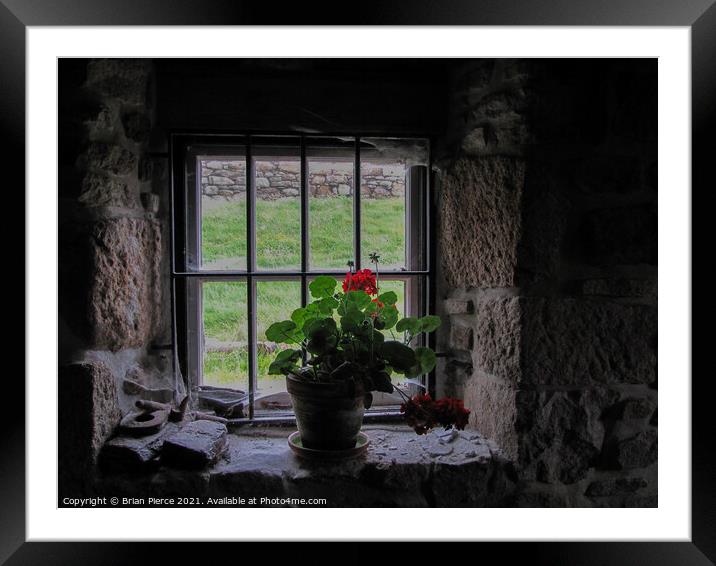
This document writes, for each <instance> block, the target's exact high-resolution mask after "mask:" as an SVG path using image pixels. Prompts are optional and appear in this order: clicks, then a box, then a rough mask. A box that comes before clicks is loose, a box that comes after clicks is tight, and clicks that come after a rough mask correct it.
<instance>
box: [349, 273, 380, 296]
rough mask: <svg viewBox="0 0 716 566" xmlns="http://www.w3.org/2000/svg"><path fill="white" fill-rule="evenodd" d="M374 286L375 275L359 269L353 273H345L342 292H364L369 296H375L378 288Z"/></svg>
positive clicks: (375, 283)
mask: <svg viewBox="0 0 716 566" xmlns="http://www.w3.org/2000/svg"><path fill="white" fill-rule="evenodd" d="M376 285H377V282H376V278H375V274H374V273H373V272H372V271H371V270H370V269H361V270H359V271H356V272H355V273H346V278H345V280H344V281H343V292H344V293H347V292H348V291H365V292H366V293H368V294H369V295H377V294H378V287H377V286H376Z"/></svg>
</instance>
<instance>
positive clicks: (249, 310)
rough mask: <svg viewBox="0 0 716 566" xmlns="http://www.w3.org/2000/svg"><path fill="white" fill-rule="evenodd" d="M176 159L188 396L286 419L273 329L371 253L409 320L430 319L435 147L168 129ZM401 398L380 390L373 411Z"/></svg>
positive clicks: (182, 362) (178, 282) (176, 262)
mask: <svg viewBox="0 0 716 566" xmlns="http://www.w3.org/2000/svg"><path fill="white" fill-rule="evenodd" d="M171 157H172V208H173V215H172V239H173V257H172V283H173V284H172V291H173V304H174V316H173V322H174V339H175V340H174V341H175V352H176V356H175V359H176V361H177V367H178V369H179V371H181V374H182V376H183V377H184V379H185V382H186V383H187V384H188V386H189V387H190V389H191V390H192V391H193V392H200V391H207V390H209V389H211V390H212V391H225V390H231V391H230V392H229V393H230V394H233V395H234V396H235V397H237V396H238V397H242V399H243V400H244V407H245V411H244V416H245V417H246V418H248V419H269V418H276V417H287V416H290V415H291V403H290V398H289V396H288V394H287V393H286V385H285V380H284V378H283V377H281V376H271V375H269V374H268V366H269V364H270V362H271V360H272V358H273V356H274V355H275V353H276V351H277V349H279V348H281V347H282V345H278V344H274V343H272V342H269V341H267V340H266V337H265V330H266V328H267V327H268V326H269V325H270V324H271V323H272V322H276V321H278V320H283V319H286V318H290V314H291V312H292V311H293V310H294V309H296V308H298V307H300V306H303V305H305V304H306V302H309V301H310V300H311V299H310V296H309V293H308V284H309V283H310V281H311V279H312V278H313V277H315V276H316V275H318V274H329V275H333V276H335V277H336V278H337V279H339V280H342V278H343V277H344V276H345V273H346V271H347V270H348V267H347V264H348V262H349V261H352V262H353V263H354V265H355V266H356V268H357V269H360V268H363V267H369V268H371V267H373V266H372V264H370V262H369V259H368V255H369V254H370V253H371V252H373V251H377V252H378V253H379V254H380V255H381V266H380V281H381V288H382V290H394V291H395V292H396V293H397V294H398V296H399V297H400V301H399V308H400V310H401V313H404V314H405V315H406V316H408V315H413V316H422V315H424V314H427V313H429V312H431V309H432V300H433V298H432V297H431V296H430V293H429V291H428V290H429V289H430V288H431V284H430V283H431V280H430V278H431V265H432V263H433V262H431V261H430V256H431V250H432V246H431V238H430V234H429V229H430V226H431V222H430V216H431V211H430V206H429V203H430V200H431V199H430V198H429V191H430V186H429V180H428V170H429V160H430V154H429V143H428V140H427V139H422V138H410V139H407V138H386V137H383V138H378V137H371V138H368V137H357V136H336V137H324V136H309V135H303V136H297V135H295V134H294V135H271V136H269V135H254V134H252V135H236V136H234V135H231V136H229V135H226V136H223V135H221V136H216V135H183V134H173V135H172V136H171ZM396 377H401V376H394V383H396V384H398V385H399V386H401V387H405V388H406V389H407V388H412V387H414V385H412V384H409V383H407V382H405V381H403V382H401V381H399V380H396ZM424 379H429V380H431V377H430V376H425V377H424ZM429 383H431V381H429ZM398 403H399V397H398V396H397V395H386V394H380V395H377V396H376V398H375V400H374V407H373V408H372V409H371V411H372V413H373V414H385V413H389V412H391V411H396V410H397V407H398Z"/></svg>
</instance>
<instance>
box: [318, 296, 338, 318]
mask: <svg viewBox="0 0 716 566" xmlns="http://www.w3.org/2000/svg"><path fill="white" fill-rule="evenodd" d="M313 304H314V305H316V306H317V307H318V311H319V312H320V313H321V314H322V315H326V316H332V315H333V310H334V309H335V308H337V307H338V301H336V300H335V299H334V298H333V297H332V296H331V297H324V298H322V299H320V300H318V301H314V302H313Z"/></svg>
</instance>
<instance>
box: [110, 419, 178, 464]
mask: <svg viewBox="0 0 716 566" xmlns="http://www.w3.org/2000/svg"><path fill="white" fill-rule="evenodd" d="M176 430H177V425H175V424H173V423H167V424H166V425H165V427H164V428H163V429H162V430H161V431H159V432H158V433H156V434H152V435H149V436H143V437H128V436H118V437H115V438H113V439H111V440H109V441H108V442H107V443H106V444H105V445H104V447H103V448H102V451H101V452H100V454H99V465H100V467H101V469H102V470H103V471H105V472H107V473H110V472H111V473H118V472H147V471H150V470H153V469H155V468H157V467H158V466H159V453H160V451H161V448H162V444H163V443H164V439H165V438H166V437H167V436H169V435H171V434H173V433H174V432H176Z"/></svg>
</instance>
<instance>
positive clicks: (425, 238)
mask: <svg viewBox="0 0 716 566" xmlns="http://www.w3.org/2000/svg"><path fill="white" fill-rule="evenodd" d="M385 135H386V134H385V133H379V134H371V135H369V136H368V135H364V137H383V136H385ZM254 136H257V137H258V136H262V137H263V136H277V137H280V136H284V137H287V138H290V139H298V142H299V144H300V163H301V167H300V182H301V194H300V199H301V200H300V207H301V268H300V270H299V271H281V272H271V271H257V269H256V229H255V228H256V216H255V214H256V194H255V179H254V173H255V168H254V163H253V143H252V142H253V139H252V138H253V137H254ZM329 137H352V138H353V139H354V141H355V162H354V176H353V206H354V208H353V240H354V252H355V253H354V262H355V267H356V269H360V268H361V234H362V229H361V199H360V196H361V136H359V135H350V134H345V133H337V134H316V135H314V136H311V135H300V136H297V135H296V134H295V133H285V132H251V133H246V134H239V135H237V134H226V133H212V134H207V133H205V132H204V133H172V134H170V136H169V138H170V139H169V158H170V160H171V164H170V165H171V166H170V169H169V170H170V175H169V185H170V186H169V194H170V205H171V227H170V236H171V252H170V253H171V262H170V263H171V273H170V275H171V280H172V281H171V285H170V289H171V294H172V297H171V298H172V309H173V310H172V317H171V322H172V337H173V340H174V343H173V359H174V369H175V373H176V371H177V369H179V370H180V371H181V373H182V374H183V375H185V376H187V383H186V385H187V389H189V390H191V389H192V386H193V385H198V384H192V383H189V382H188V373H187V369H188V368H187V361H186V357H187V345H186V344H184V343H185V342H186V341H187V329H186V324H187V320H186V318H187V317H186V313H185V314H184V315H182V316H179V313H180V312H181V311H180V310H179V308H178V306H179V303H180V302H184V303H186V300H187V294H188V292H189V291H188V289H187V286H186V283H187V282H188V281H190V280H191V279H192V278H195V277H199V278H201V279H200V281H203V280H212V281H222V280H224V281H236V280H237V279H240V280H243V281H245V282H246V286H247V305H246V306H247V311H248V329H247V330H248V342H249V345H248V361H249V378H248V386H249V387H248V389H249V391H248V395H249V407H248V410H249V416H248V418H247V419H234V421H236V422H237V423H238V422H256V423H260V422H277V423H278V422H285V421H287V420H288V421H290V420H291V419H292V418H293V417H292V416H291V414H287V413H285V412H284V413H279V412H277V414H276V415H271V416H261V417H259V418H257V417H255V413H254V409H255V408H254V401H255V395H256V389H257V359H256V356H257V351H256V339H257V337H256V282H257V280H261V279H264V278H267V279H269V278H275V277H277V276H279V277H281V278H291V277H293V278H298V279H299V280H300V284H301V306H305V305H306V303H307V297H308V278H309V277H312V276H316V275H332V276H336V277H342V276H343V275H344V273H345V270H321V269H315V270H311V269H310V268H309V254H310V249H309V247H310V246H309V233H308V231H309V217H308V216H309V215H308V208H309V206H308V198H309V194H308V180H307V179H308V164H307V146H308V140H309V139H310V138H329ZM401 138H405V139H409V138H420V139H428V138H426V137H425V136H423V135H407V134H406V135H401ZM428 141H430V140H428ZM189 142H197V143H201V144H202V145H206V146H211V145H212V144H218V143H219V142H220V143H221V145H225V144H227V143H237V142H238V143H240V144H241V145H244V147H245V158H246V195H247V200H246V214H247V222H246V238H247V258H246V259H247V266H246V270H245V271H241V270H221V271H216V270H201V269H199V270H196V271H191V270H189V269H187V267H188V264H187V262H186V254H187V249H186V230H187V227H188V226H187V217H186V206H187V202H186V196H187V195H186V190H187V187H186V171H185V162H186V157H187V146H188V144H189ZM428 147H429V148H430V145H429V146H428ZM195 174H196V173H195ZM424 191H425V197H424V203H425V211H424V216H423V218H422V219H421V221H422V223H423V226H422V230H421V231H420V232H421V240H422V241H421V242H417V243H416V242H414V241H412V240H411V239H406V246H408V245H410V246H415V245H418V246H420V247H421V248H422V250H423V254H422V262H423V265H424V266H425V268H424V269H405V270H389V271H381V276H382V277H383V278H385V279H391V278H396V279H403V278H407V277H409V276H417V277H418V284H419V287H420V288H421V291H420V293H421V298H420V300H419V304H420V305H421V308H420V310H421V311H422V312H419V313H416V314H418V315H424V314H431V313H433V312H434V305H435V289H434V265H435V246H434V234H433V230H434V194H433V183H432V154H431V153H430V150H428V167H427V174H426V175H425V180H424ZM197 195H198V183H197ZM197 222H198V223H200V222H201V218H200V217H199V218H198V219H195V223H197ZM195 228H196V229H197V230H200V226H195ZM406 231H407V230H406ZM199 247H200V246H199ZM198 251H199V253H200V251H201V250H200V249H199V250H198ZM406 259H407V258H406ZM199 265H201V263H199ZM405 280H406V281H407V279H405ZM180 281H183V283H184V284H183V285H182V287H181V292H179V290H178V289H177V283H178V282H180ZM182 344H184V345H182ZM428 344H429V345H430V346H432V347H434V346H435V338H434V336H430V337H429V339H428ZM427 386H428V391H429V392H430V393H431V394H433V395H434V392H435V372H434V371H433V372H431V374H430V375H429V376H428V383H427ZM394 415H395V412H394V411H390V410H388V411H386V410H374V411H372V412H371V413H366V418H367V419H368V420H372V419H374V418H389V417H391V416H394Z"/></svg>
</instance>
